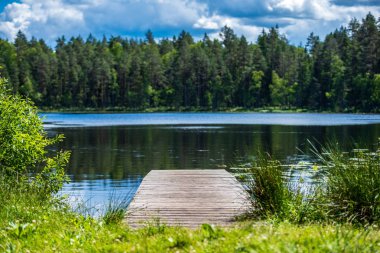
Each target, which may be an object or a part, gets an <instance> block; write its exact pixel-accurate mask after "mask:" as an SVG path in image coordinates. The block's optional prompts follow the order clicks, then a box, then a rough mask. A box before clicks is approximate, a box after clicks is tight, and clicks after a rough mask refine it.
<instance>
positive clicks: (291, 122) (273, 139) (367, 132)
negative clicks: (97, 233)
mask: <svg viewBox="0 0 380 253" xmlns="http://www.w3.org/2000/svg"><path fill="white" fill-rule="evenodd" d="M42 116H45V119H44V121H45V122H46V124H45V127H46V129H47V130H48V132H49V133H50V134H57V133H62V134H64V135H65V137H66V138H65V140H64V142H63V143H62V144H61V145H60V148H63V149H66V150H71V151H72V156H71V161H70V165H69V168H68V171H69V175H70V177H71V179H72V181H71V183H70V184H68V185H66V186H65V187H64V189H63V193H67V194H69V195H70V196H71V198H73V199H75V200H78V199H79V200H80V201H85V202H86V205H87V206H92V207H95V208H98V209H101V206H103V205H104V204H105V203H107V202H108V199H109V198H110V196H113V197H115V196H116V197H117V198H121V197H122V196H130V197H131V196H132V195H133V193H134V192H135V191H136V190H137V188H138V186H139V184H140V182H141V180H142V179H143V177H144V176H145V175H146V174H147V173H148V172H149V171H150V170H152V169H220V168H229V167H233V166H238V165H241V164H245V163H248V162H249V161H250V159H252V157H253V156H254V154H255V152H256V151H257V150H264V151H267V152H269V153H270V154H272V155H273V156H274V157H276V158H278V159H281V160H284V161H286V162H289V161H290V162H292V161H294V160H297V159H300V158H301V159H305V160H307V159H309V156H307V153H308V150H309V146H308V145H307V140H311V141H313V142H319V143H320V144H326V143H328V142H329V141H333V140H336V141H338V142H339V143H340V144H341V145H342V146H343V148H345V149H350V148H351V147H352V146H351V144H353V143H359V144H361V145H362V146H367V147H374V146H375V145H376V144H377V141H378V137H380V115H352V114H263V113H215V114H212V113H155V114H147V113H145V114H42ZM300 150H302V151H304V152H305V154H302V152H300ZM131 193H132V195H131Z"/></svg>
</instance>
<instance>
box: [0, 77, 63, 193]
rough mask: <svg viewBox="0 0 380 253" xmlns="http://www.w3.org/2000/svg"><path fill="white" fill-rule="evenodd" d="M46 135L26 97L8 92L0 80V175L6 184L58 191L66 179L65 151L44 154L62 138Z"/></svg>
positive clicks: (4, 83) (3, 81)
mask: <svg viewBox="0 0 380 253" xmlns="http://www.w3.org/2000/svg"><path fill="white" fill-rule="evenodd" d="M62 138H63V137H62V136H57V137H55V138H48V136H47V133H46V132H45V131H44V129H43V125H42V120H41V119H40V117H39V116H38V114H37V108H36V107H34V105H33V103H32V102H31V101H30V100H28V99H22V98H21V97H19V96H12V95H9V94H8V92H7V90H6V81H5V80H4V79H0V178H1V180H3V181H6V182H8V186H9V187H15V188H23V187H31V188H33V189H35V190H37V191H41V192H44V193H46V196H49V195H50V194H51V193H56V192H58V190H59V189H61V187H62V184H63V183H64V182H66V181H67V176H66V175H65V172H64V168H65V165H66V164H67V162H68V159H69V155H70V154H69V152H62V151H60V152H57V153H56V154H52V155H48V153H49V152H48V150H47V147H48V146H51V145H53V144H55V143H57V142H59V141H61V140H62Z"/></svg>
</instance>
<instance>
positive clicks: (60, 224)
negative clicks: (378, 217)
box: [0, 194, 380, 252]
mask: <svg viewBox="0 0 380 253" xmlns="http://www.w3.org/2000/svg"><path fill="white" fill-rule="evenodd" d="M17 195H18V194H14V195H13V196H12V197H11V198H10V199H9V200H8V202H6V204H5V205H3V206H2V207H1V209H0V217H1V219H0V252H310V251H313V252H375V251H378V250H380V236H379V232H380V231H379V230H378V228H376V227H367V228H363V227H354V226H352V225H328V224H327V225H326V224H325V225H324V224H309V225H302V226H298V225H293V224H290V223H286V222H280V223H275V222H274V223H272V222H269V221H266V222H245V223H239V224H237V225H236V227H233V228H224V229H220V228H215V227H213V226H210V225H203V226H202V227H200V228H198V229H196V230H190V229H186V228H183V227H175V228H170V227H166V226H164V225H162V224H155V223H152V224H151V225H149V226H147V227H145V228H142V229H138V230H133V229H131V228H129V227H128V226H127V225H125V224H123V223H122V222H119V223H110V224H107V223H106V222H104V220H103V219H93V218H89V217H87V218H86V217H84V216H81V215H79V214H77V213H74V212H72V211H70V209H68V208H67V207H65V205H60V203H61V202H60V201H54V200H49V201H46V202H39V201H35V200H36V199H35V196H33V195H30V194H29V196H21V195H18V196H17ZM20 197H22V198H23V199H18V198H20Z"/></svg>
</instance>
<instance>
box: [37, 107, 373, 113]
mask: <svg viewBox="0 0 380 253" xmlns="http://www.w3.org/2000/svg"><path fill="white" fill-rule="evenodd" d="M38 111H39V112H40V113H165V112H168V113H169V112H171V113H175V112H183V113H198V112H199V113H223V112H225V113H234V112H247V113H249V112H254V113H326V114H335V113H342V114H379V113H376V112H361V111H355V110H346V111H326V110H310V109H304V108H280V107H262V108H254V109H249V108H243V107H233V108H221V109H217V110H213V109H211V108H195V107H180V108H173V107H153V108H144V109H141V108H123V107H109V108H76V107H71V108H60V109H57V108H46V107H41V108H39V109H38Z"/></svg>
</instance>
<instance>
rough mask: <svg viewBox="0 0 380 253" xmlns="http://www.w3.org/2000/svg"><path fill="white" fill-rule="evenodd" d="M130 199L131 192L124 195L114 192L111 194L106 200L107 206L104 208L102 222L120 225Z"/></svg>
mask: <svg viewBox="0 0 380 253" xmlns="http://www.w3.org/2000/svg"><path fill="white" fill-rule="evenodd" d="M132 197H133V192H132V191H130V192H128V194H126V195H125V194H123V195H118V194H117V193H116V192H112V194H111V196H110V197H109V200H108V205H107V206H106V209H105V210H104V214H103V216H102V219H103V221H104V222H105V223H106V224H119V223H121V221H122V220H123V219H124V218H125V216H126V212H127V207H128V205H129V203H130V202H131V200H132Z"/></svg>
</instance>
